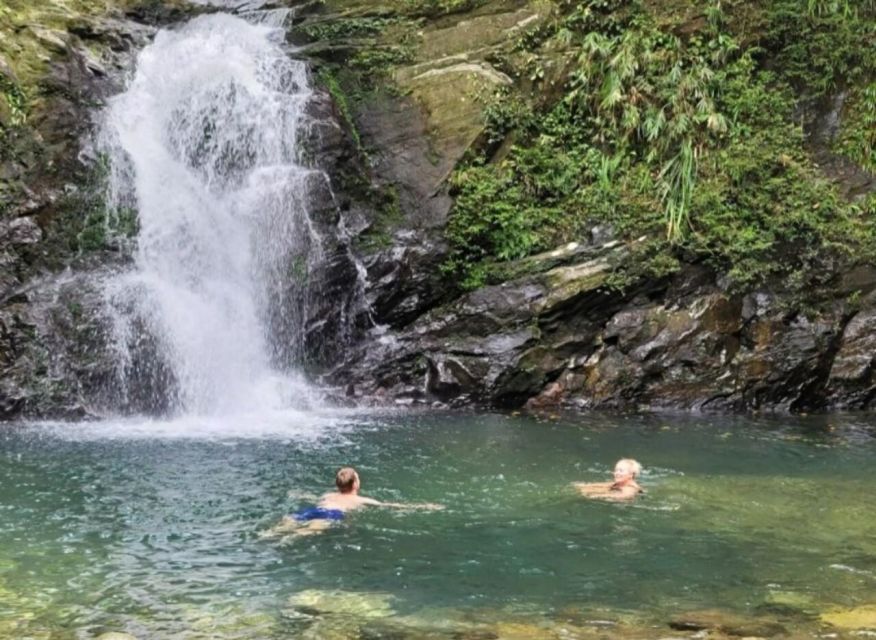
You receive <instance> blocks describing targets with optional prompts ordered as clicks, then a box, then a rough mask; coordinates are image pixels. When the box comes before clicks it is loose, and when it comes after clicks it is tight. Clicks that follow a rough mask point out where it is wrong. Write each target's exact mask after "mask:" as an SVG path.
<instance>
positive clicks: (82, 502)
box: [0, 413, 876, 640]
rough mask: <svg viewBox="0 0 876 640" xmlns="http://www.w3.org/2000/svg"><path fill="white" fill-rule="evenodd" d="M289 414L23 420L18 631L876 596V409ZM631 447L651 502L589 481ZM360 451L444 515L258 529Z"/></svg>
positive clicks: (357, 461)
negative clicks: (781, 413)
mask: <svg viewBox="0 0 876 640" xmlns="http://www.w3.org/2000/svg"><path fill="white" fill-rule="evenodd" d="M297 419H302V418H300V417H299V418H297ZM290 420H293V419H292V418H290ZM293 422H294V420H293ZM286 427H287V428H285V429H275V430H273V431H272V430H265V429H259V428H258V426H257V425H252V426H250V425H246V424H239V425H233V428H228V427H227V425H226V426H225V427H224V428H223V429H221V430H214V431H211V430H210V428H209V425H207V426H206V427H203V428H201V429H200V430H199V431H197V434H198V435H197V437H180V436H181V435H185V433H186V430H185V429H182V428H181V429H172V428H168V427H167V426H166V425H165V426H162V425H160V424H159V425H146V426H143V425H138V426H137V427H136V428H134V427H133V426H131V425H126V424H124V423H118V424H111V423H102V424H93V425H47V426H46V425H44V426H34V425H30V426H21V425H18V426H15V425H10V426H7V427H4V428H3V430H2V431H0V446H2V454H0V509H2V514H0V637H23V638H24V637H34V638H37V637H38V638H90V637H93V636H94V635H97V634H98V633H100V632H103V631H110V630H115V631H127V632H129V633H133V634H135V635H136V636H137V637H138V638H140V639H141V640H142V639H143V638H170V637H174V638H176V637H183V638H184V637H191V638H201V637H204V638H206V637H211V638H287V637H325V638H334V637H336V638H347V637H349V638H359V637H430V638H431V637H451V635H447V636H441V635H440V634H441V633H446V634H453V633H455V634H457V635H455V636H452V637H463V636H460V635H459V633H460V632H459V630H458V628H457V626H458V625H463V626H464V625H475V626H477V627H478V628H481V627H480V626H478V625H487V627H489V628H491V629H493V630H494V631H493V632H491V633H493V637H504V636H502V632H501V631H500V632H495V629H497V628H498V627H496V626H495V625H497V624H500V623H501V622H502V621H503V620H504V621H512V622H513V623H514V624H518V625H521V628H523V626H525V624H529V625H536V626H538V625H541V627H540V628H545V629H546V628H548V627H546V626H545V625H548V624H549V623H551V624H552V623H553V622H551V621H554V622H555V621H557V620H561V621H563V622H564V623H568V624H572V623H575V624H580V625H582V628H586V627H587V624H596V623H594V622H593V621H594V620H597V619H598V620H600V621H602V620H605V621H615V622H618V623H622V624H626V625H631V626H630V627H629V628H630V629H632V628H634V627H636V628H650V627H651V626H659V625H662V624H664V623H665V621H666V620H667V619H668V618H670V617H672V616H673V615H675V614H677V613H678V612H683V611H688V610H694V609H704V608H709V609H713V608H720V609H722V610H726V611H728V612H735V613H737V614H742V615H746V616H763V615H769V616H773V617H775V616H779V617H781V619H782V620H783V624H786V625H790V626H791V627H795V626H799V627H800V628H801V629H805V628H808V627H807V625H810V626H811V625H813V624H815V622H814V621H817V617H818V615H819V614H820V613H822V612H825V611H830V610H833V609H835V608H846V607H856V606H860V605H867V604H872V603H876V500H874V499H873V490H872V484H871V483H872V477H871V476H872V469H873V468H874V462H876V419H874V418H869V417H842V416H834V417H818V418H795V419H791V418H786V419H775V420H772V419H770V420H767V419H761V420H752V419H743V418H713V417H673V416H647V417H643V416H632V417H624V416H612V415H588V416H571V417H563V418H559V419H556V420H541V421H540V420H538V419H534V418H527V417H520V416H517V417H515V416H503V415H475V414H456V415H447V414H415V413H398V414H385V415H362V416H355V415H346V416H340V417H335V418H332V420H330V421H328V422H327V423H326V426H324V427H323V426H317V427H314V426H313V425H310V426H308V427H307V428H306V429H304V428H302V429H298V428H297V426H296V425H295V424H291V423H290V424H289V425H286ZM194 431H195V430H191V432H194ZM247 433H257V434H259V437H242V436H243V435H244V434H247ZM623 456H632V457H636V458H637V459H639V460H640V461H641V462H642V464H643V465H644V467H645V474H644V477H643V479H642V484H643V485H644V486H645V487H646V488H647V490H648V493H647V494H646V495H645V496H644V497H643V498H642V499H640V500H639V501H637V502H636V503H634V504H605V503H599V502H592V501H585V500H583V499H580V498H578V497H577V495H576V494H575V493H574V491H572V490H571V489H570V487H569V483H570V482H572V481H579V480H583V481H588V480H590V481H598V480H606V479H608V477H609V473H610V470H611V467H612V465H613V463H614V461H615V460H616V459H618V458H620V457H623ZM349 464H351V465H354V466H356V467H357V468H358V469H359V471H360V474H361V477H362V492H363V493H364V494H366V495H371V496H374V497H376V498H378V499H382V500H388V501H411V502H420V501H429V502H441V503H444V504H445V505H446V506H447V508H446V509H445V510H444V511H440V512H405V511H393V510H383V509H371V510H368V511H365V512H361V513H357V514H354V515H353V516H351V517H349V518H348V519H347V520H346V521H345V522H343V523H342V524H340V525H338V526H335V527H333V528H332V529H331V530H329V531H327V532H325V533H323V534H321V535H316V536H311V537H307V538H297V539H269V540H265V539H262V538H260V536H259V534H260V532H263V531H265V530H266V529H269V528H270V527H271V526H272V525H273V524H274V523H275V522H276V521H277V519H278V518H279V516H281V515H282V514H283V513H286V512H289V511H291V510H293V509H295V508H296V507H299V506H304V505H306V504H307V501H306V500H304V499H300V498H296V497H294V496H295V495H301V494H306V493H319V492H322V491H324V490H328V489H330V488H331V482H332V477H333V474H334V471H335V469H336V468H337V467H339V466H342V465H349ZM290 491H291V492H292V494H293V495H292V497H290ZM588 621H589V622H588ZM524 622H525V624H524ZM381 624H382V625H384V626H386V625H389V626H392V625H393V624H396V625H397V627H398V628H397V629H396V631H395V633H396V636H391V635H380V633H378V631H373V629H374V628H377V627H375V625H378V627H379V625H381ZM509 624H510V623H509ZM600 624H601V622H600ZM319 625H323V626H322V627H320V626H319ZM326 625H328V626H326ZM399 625H400V626H399ZM490 625H493V626H491V627H490ZM487 627H484V628H487ZM387 628H388V627H387ZM399 628H402V629H404V632H402V631H398V629H399ZM363 629H364V630H366V631H367V629H372V631H371V632H367V633H366V631H363ZM368 633H371V635H370V636H369V635H368ZM381 633H382V632H381ZM387 633H389V632H387ZM399 633H401V634H402V635H398V634H399ZM545 633H547V632H545ZM552 633H553V632H552ZM581 633H583V631H582V632H581ZM629 633H630V634H631V635H635V634H634V633H633V631H630V632H629ZM3 634H6V635H3ZM308 634H310V635H308ZM375 634H377V635H375ZM404 634H407V635H404ZM429 634H432V635H429ZM434 634H439V635H438V636H436V635H434ZM484 637H486V636H484ZM509 637H512V636H509ZM527 637H528V636H527ZM533 637H536V636H533ZM545 637H553V636H545ZM558 637H559V636H558ZM582 637H583V636H582Z"/></svg>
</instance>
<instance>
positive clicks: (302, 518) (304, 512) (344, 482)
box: [261, 467, 444, 537]
mask: <svg viewBox="0 0 876 640" xmlns="http://www.w3.org/2000/svg"><path fill="white" fill-rule="evenodd" d="M361 484H362V483H361V481H360V480H359V474H358V473H357V472H356V470H355V469H353V468H352V467H344V468H343V469H339V470H338V472H337V473H336V474H335V487H336V488H337V491H332V492H329V493H325V494H323V495H322V496H321V497H320V498H319V501H318V502H317V504H316V506H315V507H306V508H304V509H299V510H298V511H296V512H295V513H292V514H289V515H286V516H283V519H282V520H281V521H280V523H279V524H277V525H276V526H274V527H273V528H271V529H270V530H268V531H266V532H265V533H263V534H262V536H261V537H274V536H284V535H294V536H308V535H313V534H314V533H320V532H322V531H325V530H326V529H328V528H329V527H330V526H331V525H332V523H335V522H340V521H341V520H343V519H344V518H345V517H346V514H347V512H349V511H355V510H357V509H361V508H362V507H369V506H373V507H390V508H394V509H427V510H438V509H443V508H444V505H440V504H433V503H421V504H413V503H398V502H380V501H379V500H375V499H374V498H368V497H366V496H361V495H359V488H360V486H361Z"/></svg>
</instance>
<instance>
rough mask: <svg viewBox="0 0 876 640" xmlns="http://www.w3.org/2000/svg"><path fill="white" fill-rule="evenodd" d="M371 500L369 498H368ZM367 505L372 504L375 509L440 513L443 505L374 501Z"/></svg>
mask: <svg viewBox="0 0 876 640" xmlns="http://www.w3.org/2000/svg"><path fill="white" fill-rule="evenodd" d="M368 500H371V498H368ZM368 504H373V505H374V506H377V507H389V508H390V509H422V510H424V511H440V510H441V509H443V508H444V505H443V504H437V503H434V502H378V501H377V500H374V501H372V502H369V503H368Z"/></svg>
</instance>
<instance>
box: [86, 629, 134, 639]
mask: <svg viewBox="0 0 876 640" xmlns="http://www.w3.org/2000/svg"><path fill="white" fill-rule="evenodd" d="M96 640H137V637H136V636H132V635H131V634H130V633H123V632H121V631H107V632H106V633H102V634H100V635H99V636H97V638H96Z"/></svg>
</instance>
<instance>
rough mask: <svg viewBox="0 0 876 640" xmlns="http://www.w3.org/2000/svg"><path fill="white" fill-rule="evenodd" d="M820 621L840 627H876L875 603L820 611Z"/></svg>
mask: <svg viewBox="0 0 876 640" xmlns="http://www.w3.org/2000/svg"><path fill="white" fill-rule="evenodd" d="M820 618H821V620H822V622H826V623H827V624H830V625H833V626H834V627H839V628H841V629H876V604H865V605H861V606H860V607H854V608H852V609H842V610H838V611H830V612H828V613H822V614H821V616H820Z"/></svg>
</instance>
